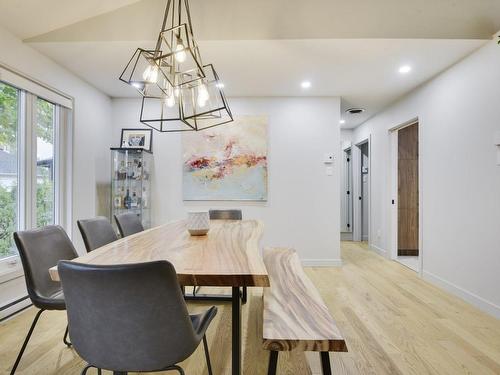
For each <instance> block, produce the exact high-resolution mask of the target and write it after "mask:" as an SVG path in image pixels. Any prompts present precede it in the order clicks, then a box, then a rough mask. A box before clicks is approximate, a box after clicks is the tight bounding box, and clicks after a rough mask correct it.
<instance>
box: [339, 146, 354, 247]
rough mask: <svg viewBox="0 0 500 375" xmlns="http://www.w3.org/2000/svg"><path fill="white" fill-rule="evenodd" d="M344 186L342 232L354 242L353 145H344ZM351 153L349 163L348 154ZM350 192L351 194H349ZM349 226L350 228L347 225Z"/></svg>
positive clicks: (342, 190) (342, 189) (341, 192)
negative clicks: (348, 235)
mask: <svg viewBox="0 0 500 375" xmlns="http://www.w3.org/2000/svg"><path fill="white" fill-rule="evenodd" d="M341 149H342V180H341V181H342V184H341V185H342V186H341V187H340V199H341V203H340V206H341V220H340V232H341V233H347V234H350V240H351V241H352V229H353V222H352V221H353V209H352V206H353V199H352V198H353V188H352V177H353V176H352V145H351V143H350V142H349V143H348V144H345V145H342V147H341ZM348 152H349V161H347V153H348ZM347 191H349V194H347ZM348 224H349V227H347V225H348Z"/></svg>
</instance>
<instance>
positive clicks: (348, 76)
mask: <svg viewBox="0 0 500 375" xmlns="http://www.w3.org/2000/svg"><path fill="white" fill-rule="evenodd" d="M483 43H484V41H480V40H468V41H465V40H404V39H389V40H380V39H375V40H366V39H364V40H361V39H349V40H345V39H344V40H343V39H336V40H261V41H252V40H249V41H202V42H200V49H201V53H202V56H203V58H204V62H205V63H207V62H212V63H214V64H215V67H216V68H217V70H218V72H219V75H220V77H221V79H222V80H223V81H224V84H225V92H226V93H227V95H228V96H303V95H305V96H341V97H342V98H343V102H344V106H345V107H348V106H350V105H351V106H361V107H364V108H366V110H367V111H366V112H365V113H364V114H362V115H359V116H346V117H345V120H346V121H347V123H346V124H345V126H346V127H354V126H356V125H359V124H360V123H362V122H364V121H365V120H366V119H367V118H368V117H370V116H372V115H373V114H375V113H377V112H378V111H379V110H381V109H382V108H383V107H385V106H387V105H388V104H389V103H391V102H393V101H394V100H396V99H397V98H398V97H400V96H401V95H403V94H405V93H406V92H408V91H410V90H411V89H413V88H415V87H417V86H418V85H420V84H422V83H423V82H425V81H426V80H428V79H429V78H431V77H433V76H434V75H436V74H437V73H439V72H441V71H442V70H444V69H446V68H447V67H448V66H450V65H452V64H453V63H454V62H456V61H458V60H460V59H461V58H463V57H464V56H466V55H467V54H469V53H471V52H472V51H473V50H475V49H476V48H478V47H479V46H481V45H482V44H483ZM139 45H141V46H144V47H148V46H154V42H140V43H139ZM137 46H138V43H137V42H80V43H40V44H36V45H35V47H36V48H37V49H39V50H40V51H41V52H42V53H44V54H46V55H48V56H50V57H51V58H53V59H54V60H55V61H57V62H59V63H60V64H61V65H64V66H66V67H68V69H70V70H71V71H73V72H75V73H77V74H78V75H80V76H81V77H83V78H84V79H86V80H87V81H88V82H90V83H91V84H92V85H94V86H95V87H97V88H99V89H100V90H102V91H103V92H105V93H107V94H108V95H110V96H112V97H135V96H137V95H138V94H137V92H136V91H135V89H133V88H132V87H130V86H128V85H126V84H124V83H123V82H121V81H119V80H118V76H119V75H120V73H121V72H122V70H123V68H124V67H125V64H126V63H127V62H128V60H129V58H130V57H131V56H132V53H133V52H134V51H135V48H137ZM405 64H408V65H410V66H412V68H413V70H412V72H411V73H410V74H407V75H401V74H399V73H398V68H399V67H400V66H402V65H405ZM303 80H309V81H311V84H312V86H311V88H310V89H308V90H304V89H302V88H301V87H300V83H301V82H302V81H303Z"/></svg>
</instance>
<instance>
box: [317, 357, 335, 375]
mask: <svg viewBox="0 0 500 375" xmlns="http://www.w3.org/2000/svg"><path fill="white" fill-rule="evenodd" d="M319 355H320V356H321V370H322V371H323V375H332V368H331V366H330V355H329V354H328V352H321V353H320V354H319Z"/></svg>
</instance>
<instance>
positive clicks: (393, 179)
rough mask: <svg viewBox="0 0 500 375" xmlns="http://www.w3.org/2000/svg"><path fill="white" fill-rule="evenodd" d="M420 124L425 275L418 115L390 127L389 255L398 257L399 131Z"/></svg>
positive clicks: (420, 266)
mask: <svg viewBox="0 0 500 375" xmlns="http://www.w3.org/2000/svg"><path fill="white" fill-rule="evenodd" d="M414 124H418V273H419V275H420V276H423V268H424V246H423V238H424V235H423V233H424V232H423V217H424V212H423V195H424V191H423V180H424V179H423V173H422V122H421V121H420V119H419V118H418V117H415V118H413V119H411V120H410V121H407V122H405V123H403V124H400V125H397V126H395V127H393V128H390V129H389V135H388V136H389V147H390V157H389V177H390V182H389V183H390V189H388V192H389V194H390V195H389V197H388V204H389V212H390V222H389V228H390V229H389V233H390V235H389V237H390V238H389V244H390V246H389V248H390V252H389V256H390V259H392V260H396V261H397V258H398V173H399V172H398V131H399V130H401V129H403V128H406V127H408V126H411V125H414ZM393 201H394V203H392V202H393Z"/></svg>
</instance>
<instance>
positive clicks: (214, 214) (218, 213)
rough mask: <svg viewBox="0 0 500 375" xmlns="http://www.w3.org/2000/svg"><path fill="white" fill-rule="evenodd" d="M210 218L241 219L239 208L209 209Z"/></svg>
mask: <svg viewBox="0 0 500 375" xmlns="http://www.w3.org/2000/svg"><path fill="white" fill-rule="evenodd" d="M208 215H209V216H210V220H243V214H242V212H241V210H209V211H208Z"/></svg>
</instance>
